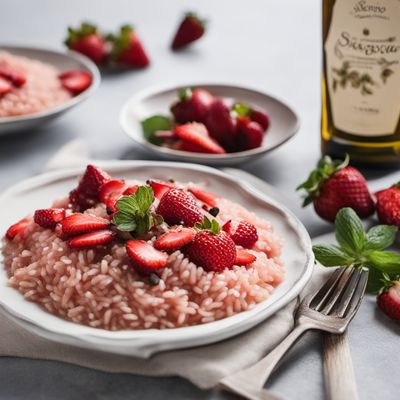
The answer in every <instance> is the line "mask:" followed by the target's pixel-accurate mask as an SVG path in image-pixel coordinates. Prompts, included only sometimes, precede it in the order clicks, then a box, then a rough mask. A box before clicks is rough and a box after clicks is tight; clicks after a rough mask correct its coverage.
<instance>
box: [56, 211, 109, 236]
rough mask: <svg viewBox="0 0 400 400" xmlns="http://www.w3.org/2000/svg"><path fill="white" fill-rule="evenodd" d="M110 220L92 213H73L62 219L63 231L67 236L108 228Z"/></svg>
mask: <svg viewBox="0 0 400 400" xmlns="http://www.w3.org/2000/svg"><path fill="white" fill-rule="evenodd" d="M109 225H110V221H107V220H106V219H104V218H100V217H95V216H94V215H90V214H79V213H76V214H72V215H70V216H68V217H67V218H65V219H64V220H62V221H61V228H62V232H63V234H64V235H66V236H75V235H79V234H81V233H86V232H91V231H95V230H98V229H104V228H108V226H109Z"/></svg>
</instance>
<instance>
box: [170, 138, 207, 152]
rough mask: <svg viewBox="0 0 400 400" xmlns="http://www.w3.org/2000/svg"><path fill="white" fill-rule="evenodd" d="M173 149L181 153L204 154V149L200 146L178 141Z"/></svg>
mask: <svg viewBox="0 0 400 400" xmlns="http://www.w3.org/2000/svg"><path fill="white" fill-rule="evenodd" d="M173 148H174V149H176V150H181V151H190V152H191V153H204V149H203V148H202V147H201V146H197V145H196V144H194V143H190V142H184V141H183V140H178V141H177V142H176V143H175V146H174V147H173Z"/></svg>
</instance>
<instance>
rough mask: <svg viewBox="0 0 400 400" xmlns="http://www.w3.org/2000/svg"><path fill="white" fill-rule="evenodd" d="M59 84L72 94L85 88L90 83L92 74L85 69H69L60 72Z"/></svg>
mask: <svg viewBox="0 0 400 400" xmlns="http://www.w3.org/2000/svg"><path fill="white" fill-rule="evenodd" d="M59 78H60V80H61V84H62V85H63V87H64V88H65V89H67V90H69V91H70V92H71V93H72V94H73V95H77V94H79V93H81V92H83V91H84V90H86V89H87V88H88V87H89V86H90V85H91V84H92V75H90V74H89V72H86V71H77V70H71V71H66V72H63V73H62V74H60V76H59Z"/></svg>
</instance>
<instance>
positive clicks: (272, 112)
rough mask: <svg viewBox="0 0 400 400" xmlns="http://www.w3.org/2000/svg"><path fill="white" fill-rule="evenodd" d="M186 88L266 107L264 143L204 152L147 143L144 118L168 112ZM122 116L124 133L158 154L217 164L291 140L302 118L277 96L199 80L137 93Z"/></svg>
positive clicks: (234, 161) (239, 160) (231, 162)
mask: <svg viewBox="0 0 400 400" xmlns="http://www.w3.org/2000/svg"><path fill="white" fill-rule="evenodd" d="M185 87H202V88H204V89H207V90H209V91H210V92H211V93H212V94H214V95H215V96H219V97H223V98H226V99H232V100H234V101H237V102H243V103H247V104H249V105H251V106H255V107H258V108H260V109H262V110H266V111H267V112H268V114H269V116H270V120H271V125H270V127H269V129H268V131H267V133H266V135H265V138H264V141H263V144H262V146H261V147H259V148H257V149H252V150H247V151H240V152H236V153H229V154H201V153H192V152H188V151H181V150H173V149H169V148H166V147H161V146H156V145H154V144H152V143H150V142H148V141H147V140H146V139H145V138H144V136H143V131H142V126H141V121H143V120H144V119H146V118H148V117H150V116H152V115H155V114H160V115H169V114H170V112H169V108H170V106H171V104H172V103H173V102H174V101H176V98H177V95H176V93H177V91H178V90H179V89H182V88H185ZM119 119H120V124H121V126H122V129H123V130H124V131H125V133H126V134H127V135H128V136H129V137H131V138H132V139H133V140H134V141H135V142H136V143H138V144H139V145H141V146H143V147H144V148H145V149H147V150H149V151H150V152H153V153H157V154H158V155H159V156H161V157H163V158H165V159H169V160H177V161H186V162H195V163H200V164H207V165H214V166H222V165H235V164H240V163H243V162H246V161H250V160H253V159H255V158H257V157H260V156H262V155H264V154H265V153H268V152H270V151H272V150H274V149H276V148H277V147H279V146H281V145H282V144H283V143H285V142H286V141H288V140H289V139H290V138H292V137H293V136H294V135H295V134H296V132H297V131H298V129H299V118H298V117H297V115H296V113H295V112H294V111H293V110H292V109H291V108H290V107H289V106H288V105H286V104H285V103H284V102H283V101H281V100H278V99H277V98H276V97H273V96H270V95H268V94H265V93H261V92H259V91H257V90H253V89H249V88H244V87H240V86H234V85H229V84H211V83H199V82H196V83H193V82H191V83H187V84H180V85H168V86H158V87H154V88H150V89H146V90H143V91H141V92H138V93H136V94H135V95H133V96H132V97H131V98H130V99H129V100H128V101H127V102H126V103H125V104H124V106H123V107H122V110H121V112H120V118H119Z"/></svg>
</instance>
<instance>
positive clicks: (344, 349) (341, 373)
mask: <svg viewBox="0 0 400 400" xmlns="http://www.w3.org/2000/svg"><path fill="white" fill-rule="evenodd" d="M323 345H324V375H325V390H326V397H327V399H328V400H342V399H349V400H357V399H358V394H357V387H356V380H355V376H354V369H353V363H352V361H351V354H350V349H349V344H348V341H347V333H346V332H345V333H343V334H342V335H335V334H330V333H325V334H324V335H323Z"/></svg>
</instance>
